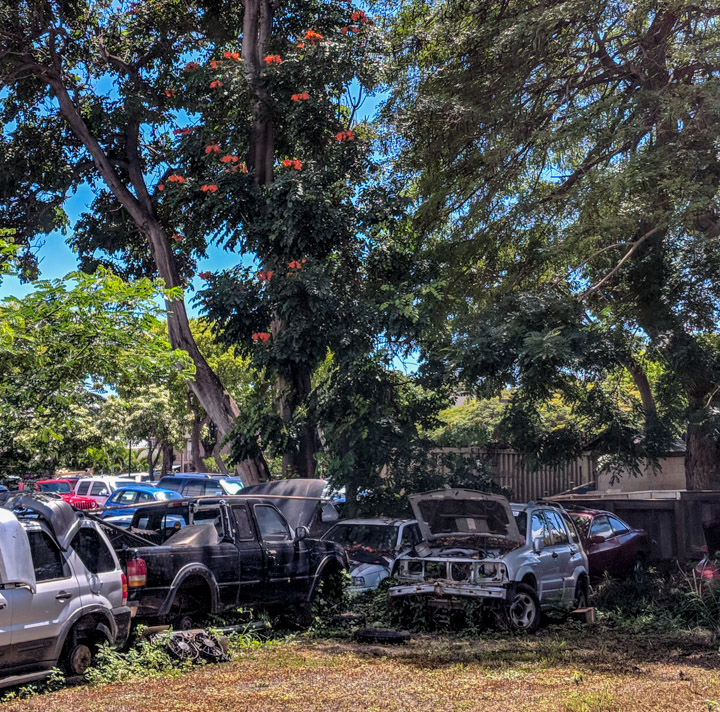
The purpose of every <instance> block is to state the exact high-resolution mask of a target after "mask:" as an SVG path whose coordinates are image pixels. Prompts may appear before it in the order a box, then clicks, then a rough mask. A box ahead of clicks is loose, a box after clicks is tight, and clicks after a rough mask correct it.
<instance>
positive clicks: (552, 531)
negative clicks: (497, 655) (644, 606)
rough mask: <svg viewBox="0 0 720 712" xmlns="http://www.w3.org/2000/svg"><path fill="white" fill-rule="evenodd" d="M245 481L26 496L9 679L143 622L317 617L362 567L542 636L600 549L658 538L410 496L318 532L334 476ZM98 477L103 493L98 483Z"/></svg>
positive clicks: (3, 567) (588, 521) (1, 571)
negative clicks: (381, 513)
mask: <svg viewBox="0 0 720 712" xmlns="http://www.w3.org/2000/svg"><path fill="white" fill-rule="evenodd" d="M231 479H232V478H213V477H209V476H208V477H205V476H200V477H198V476H193V477H173V478H166V482H165V484H167V485H175V486H176V487H178V488H179V489H180V491H177V490H176V489H174V488H173V489H170V488H169V487H160V486H155V485H148V484H138V483H129V484H128V483H127V482H122V481H118V480H116V481H114V482H112V485H111V486H114V487H115V490H114V492H112V493H111V494H109V495H108V496H107V501H106V502H105V504H106V507H105V508H102V509H101V511H100V512H99V513H97V510H98V508H97V504H96V503H95V501H94V500H92V501H93V503H94V504H95V507H94V508H92V509H91V508H88V509H84V510H80V511H77V510H73V509H72V508H71V506H69V505H71V504H72V501H65V498H64V497H63V495H66V496H67V497H68V499H71V497H70V496H69V495H68V493H67V492H66V491H65V488H64V487H63V488H60V490H59V491H57V490H54V489H53V488H52V487H51V489H50V490H49V491H48V492H44V491H43V489H42V488H43V486H48V483H50V485H52V486H53V487H54V485H55V484H57V482H56V481H46V482H45V483H43V481H38V483H37V484H36V485H35V488H34V490H29V491H24V492H20V493H14V494H13V493H10V496H9V497H8V499H7V502H6V503H5V505H4V506H5V507H6V508H5V509H0V585H1V587H0V660H4V661H5V662H4V664H3V668H4V670H5V671H6V672H7V677H6V680H5V681H0V685H7V684H16V683H17V682H26V681H29V680H30V679H36V677H39V676H41V675H43V674H46V673H47V671H48V670H49V669H50V668H51V667H53V666H54V665H56V664H58V663H60V664H62V665H63V666H64V668H65V669H66V670H67V671H68V672H71V673H74V674H79V673H81V672H82V671H83V670H84V669H85V668H86V667H87V665H89V663H90V661H91V660H92V655H93V651H94V649H95V648H96V646H97V645H98V644H99V643H100V642H103V641H107V642H110V643H122V642H123V641H124V640H125V639H126V638H127V635H128V630H129V627H130V622H131V617H133V618H134V619H135V620H137V621H142V622H144V623H148V624H155V623H172V624H173V625H174V626H176V627H179V628H187V627H191V626H193V625H195V624H196V623H197V622H199V621H200V620H201V619H203V618H205V617H207V616H208V615H211V614H220V613H223V612H225V611H229V610H234V609H237V607H238V606H251V607H255V606H258V605H262V606H263V607H267V608H271V609H275V610H277V611H282V612H283V613H285V614H286V615H290V614H292V615H294V616H295V617H296V618H297V619H298V620H300V621H307V620H309V618H310V614H311V608H312V604H313V600H314V598H315V596H316V595H317V593H318V591H320V590H323V588H324V589H325V590H327V588H328V586H327V584H329V583H330V582H331V581H332V580H333V578H334V577H336V575H337V574H339V573H340V572H342V571H343V570H347V569H349V570H350V572H351V575H352V582H353V585H352V589H351V591H352V592H353V593H361V592H363V591H368V590H371V589H372V588H374V587H376V586H377V585H378V584H379V583H380V582H381V581H382V580H383V579H385V578H387V577H389V576H391V575H393V576H395V577H396V581H395V582H394V584H393V585H392V586H391V587H390V589H389V592H390V596H391V599H393V600H396V601H402V600H404V599H406V598H407V597H409V596H413V597H417V596H421V597H425V598H426V599H427V601H428V603H429V604H430V605H436V604H439V603H438V602H440V603H442V602H443V601H444V602H445V603H442V605H447V602H452V601H457V600H458V599H463V598H470V599H472V600H475V601H478V602H480V603H481V604H482V605H487V606H488V607H494V608H499V609H501V610H503V611H504V612H505V613H506V615H507V618H508V620H509V622H510V624H511V625H512V626H513V627H514V628H516V629H518V630H525V631H534V630H536V628H537V627H538V625H539V622H540V614H541V612H542V611H543V610H546V609H549V608H551V607H556V606H564V607H566V608H567V607H572V606H583V605H585V603H586V601H587V595H588V585H589V582H590V579H591V578H592V577H595V576H597V575H598V574H599V571H600V569H599V568H598V569H593V566H594V565H597V566H598V567H600V566H603V561H605V559H603V558H602V556H600V557H597V556H596V557H595V559H594V561H596V562H599V563H597V564H593V563H592V561H593V559H591V553H586V550H585V548H584V546H583V543H584V542H585V543H586V545H587V547H588V549H589V551H590V552H592V549H593V547H598V553H600V554H602V555H605V554H606V552H607V550H608V549H609V548H610V546H611V545H612V546H615V547H616V548H617V549H622V548H627V550H628V551H627V554H626V556H625V557H624V558H625V559H626V560H627V561H628V562H630V561H634V560H636V557H637V556H639V555H640V554H641V553H643V552H646V550H645V549H643V542H644V543H645V544H646V543H647V537H645V538H644V539H643V536H642V535H641V533H637V532H635V531H634V530H632V529H631V528H630V527H628V526H627V525H625V524H624V523H623V522H622V521H621V520H619V519H618V518H617V517H615V516H614V515H612V514H610V513H605V512H599V511H597V510H578V511H573V512H570V513H568V512H567V511H566V510H565V509H563V508H562V507H561V506H559V505H557V504H552V503H547V502H531V503H528V504H512V505H511V504H510V503H509V502H508V501H507V500H506V499H505V498H504V497H500V496H497V495H488V494H484V493H480V492H475V491H472V490H465V489H446V490H439V491H435V492H427V493H424V494H417V495H410V502H411V505H412V507H413V511H414V513H415V519H412V520H403V519H389V518H376V519H370V520H363V519H351V520H346V521H342V522H338V523H337V524H335V526H333V527H332V528H331V529H330V530H328V531H327V532H326V533H325V534H324V535H323V537H322V538H321V539H314V538H312V537H310V536H309V529H310V527H311V526H312V524H313V520H314V519H315V518H316V517H318V516H319V512H320V511H321V508H320V507H319V506H318V505H319V502H321V501H322V499H323V487H324V485H325V483H324V482H323V481H322V480H281V481H273V482H267V483H262V484H260V485H253V486H250V487H247V488H244V489H243V490H242V494H237V493H228V491H227V489H226V486H227V482H223V481H224V480H225V481H226V480H231ZM173 480H174V481H173ZM79 482H83V480H79ZM188 482H191V483H194V484H198V483H200V484H202V494H200V495H197V496H192V497H187V496H183V495H184V494H185V493H186V492H187V491H188ZM209 483H211V484H209ZM85 484H87V485H88V487H87V488H85V489H84V491H86V492H87V494H88V495H89V496H91V495H92V492H93V487H94V485H95V484H96V483H95V482H93V478H88V481H87V482H86V483H85ZM158 484H159V485H161V484H163V481H162V480H161V482H160V483H158ZM218 484H220V485H221V487H220V489H219V490H218V489H217V487H218ZM230 484H232V483H230ZM190 491H194V490H190ZM77 496H79V495H77V490H76V492H73V493H72V497H77ZM95 496H98V497H102V496H105V495H104V494H101V493H100V491H98V492H97V493H96V495H95ZM3 539H5V540H6V541H5V542H3ZM602 545H606V546H605V547H604V548H603V547H602ZM630 551H632V552H633V553H632V554H631V553H630ZM633 557H635V558H633ZM615 558H616V559H619V558H622V557H619V556H616V557H615ZM613 563H615V562H613ZM323 584H326V585H325V586H323ZM51 599H52V600H51ZM3 621H5V622H3ZM28 651H34V652H32V654H30V653H28Z"/></svg>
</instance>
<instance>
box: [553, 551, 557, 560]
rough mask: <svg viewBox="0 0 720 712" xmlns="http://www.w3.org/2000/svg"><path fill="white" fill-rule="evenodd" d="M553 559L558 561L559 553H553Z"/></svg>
mask: <svg viewBox="0 0 720 712" xmlns="http://www.w3.org/2000/svg"><path fill="white" fill-rule="evenodd" d="M552 557H553V559H557V557H558V553H557V551H553V553H552Z"/></svg>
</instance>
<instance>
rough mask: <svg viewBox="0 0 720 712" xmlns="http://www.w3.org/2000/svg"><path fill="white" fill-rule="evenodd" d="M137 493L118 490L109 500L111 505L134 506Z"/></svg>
mask: <svg viewBox="0 0 720 712" xmlns="http://www.w3.org/2000/svg"><path fill="white" fill-rule="evenodd" d="M137 494H138V493H137V492H136V491H135V490H120V491H119V492H117V493H116V494H114V495H113V496H112V497H111V498H110V499H111V500H112V502H113V504H135V502H136V500H137Z"/></svg>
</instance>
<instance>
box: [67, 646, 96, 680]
mask: <svg viewBox="0 0 720 712" xmlns="http://www.w3.org/2000/svg"><path fill="white" fill-rule="evenodd" d="M92 658H93V656H92V650H91V649H90V647H89V646H88V645H85V643H78V644H77V645H74V646H73V647H72V649H71V650H70V652H69V653H68V658H67V668H68V672H69V673H70V675H84V674H85V671H86V670H87V669H88V668H89V667H90V665H92Z"/></svg>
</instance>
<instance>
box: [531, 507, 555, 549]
mask: <svg viewBox="0 0 720 712" xmlns="http://www.w3.org/2000/svg"><path fill="white" fill-rule="evenodd" d="M530 521H531V524H530V528H531V532H532V534H531V537H530V540H531V541H533V542H534V541H535V539H537V538H538V537H540V538H541V539H542V540H543V544H545V546H549V543H550V534H549V532H548V530H547V527H546V526H545V520H544V519H543V516H542V514H541V513H540V512H534V513H533V515H532V519H531V520H530Z"/></svg>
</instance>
